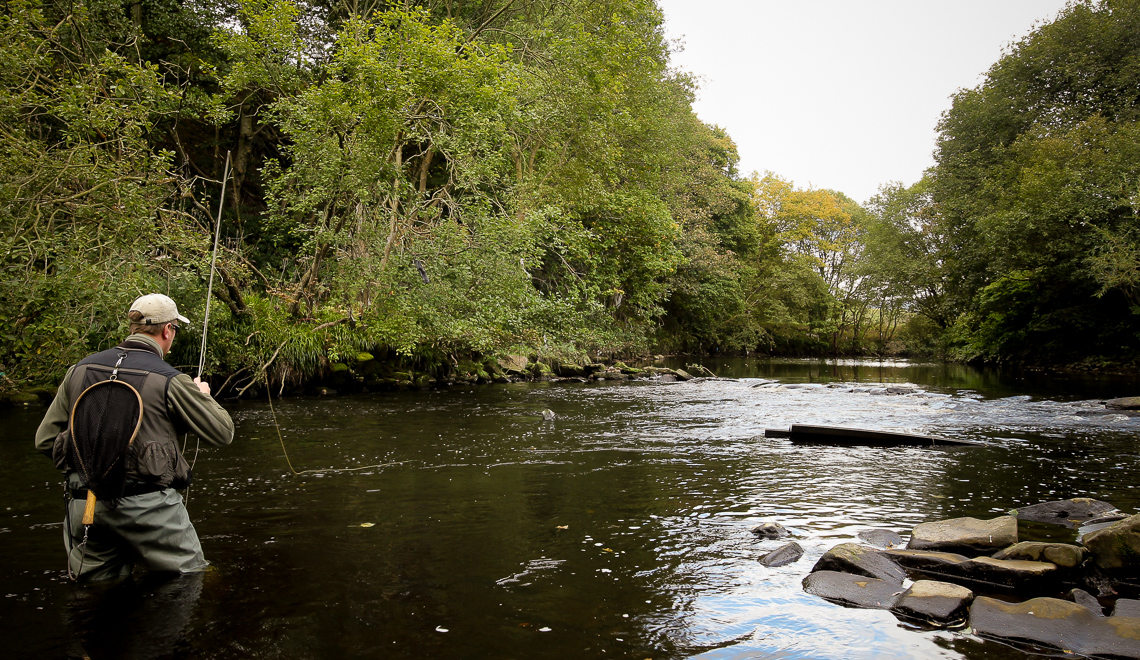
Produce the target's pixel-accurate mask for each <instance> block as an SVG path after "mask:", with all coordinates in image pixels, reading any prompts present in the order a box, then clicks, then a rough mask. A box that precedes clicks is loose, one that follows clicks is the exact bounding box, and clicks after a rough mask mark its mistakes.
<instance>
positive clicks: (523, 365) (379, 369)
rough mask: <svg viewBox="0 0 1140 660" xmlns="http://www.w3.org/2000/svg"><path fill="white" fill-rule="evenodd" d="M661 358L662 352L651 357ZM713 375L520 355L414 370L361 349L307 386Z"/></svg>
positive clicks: (696, 369) (365, 388) (338, 389)
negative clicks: (349, 360)
mask: <svg viewBox="0 0 1140 660" xmlns="http://www.w3.org/2000/svg"><path fill="white" fill-rule="evenodd" d="M657 357H658V359H663V356H657ZM712 375H713V374H712V373H711V372H709V371H708V370H707V369H705V368H704V367H702V366H700V365H689V366H688V367H686V369H670V368H668V367H662V366H654V365H649V366H640V367H638V366H630V365H628V364H626V363H625V362H621V361H614V362H609V363H603V362H586V361H582V362H574V361H570V360H533V359H530V358H527V357H526V356H523V355H508V356H504V357H500V358H497V359H486V360H483V361H474V360H457V361H455V362H454V363H453V364H452V365H450V367H447V368H443V369H436V370H433V371H424V372H417V371H414V370H411V369H401V368H398V367H396V366H394V365H392V364H391V363H389V362H386V361H383V360H377V359H375V358H373V357H372V356H371V355H369V354H368V353H361V354H360V355H359V356H358V359H357V360H355V361H353V362H344V363H338V364H335V365H333V367H332V369H331V371H330V373H329V374H328V375H326V376H325V377H323V378H322V379H320V380H319V381H317V382H316V383H315V384H313V385H311V386H309V387H308V388H307V390H308V391H309V392H310V393H316V394H334V393H355V392H369V391H385V390H395V389H409V388H431V387H441V386H447V385H457V384H466V385H484V384H489V383H511V382H518V381H564V380H576V381H582V382H585V381H590V380H633V379H655V380H660V381H683V380H691V379H692V378H694V377H697V376H712Z"/></svg>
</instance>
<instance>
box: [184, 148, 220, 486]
mask: <svg viewBox="0 0 1140 660" xmlns="http://www.w3.org/2000/svg"><path fill="white" fill-rule="evenodd" d="M229 178H230V152H229V151H226V165H225V167H224V168H223V169H222V192H221V194H220V195H218V218H217V220H216V221H215V222H214V251H213V253H212V254H211V255H210V281H209V284H207V285H206V313H205V314H204V315H203V316H202V347H201V349H200V350H199V351H198V380H202V373H203V371H205V368H206V333H207V332H209V329H210V298H212V297H213V293H214V270H215V264H216V263H217V261H218V243H219V242H220V240H221V237H222V208H223V207H225V205H226V181H227V180H229ZM188 437H189V435H187V438H188ZM201 447H202V439H201V438H195V439H194V459H193V460H192V461H190V470H191V472H193V470H194V466H195V465H197V464H198V450H199V449H201ZM182 452H183V453H185V452H186V439H183V441H182ZM184 503H185V504H189V503H190V486H189V485H187V486H186V496H185V498H184Z"/></svg>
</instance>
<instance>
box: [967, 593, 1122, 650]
mask: <svg viewBox="0 0 1140 660" xmlns="http://www.w3.org/2000/svg"><path fill="white" fill-rule="evenodd" d="M970 627H971V628H972V629H973V630H974V632H975V633H976V634H978V635H981V636H982V637H989V638H994V639H1000V640H1005V641H1011V642H1023V643H1029V644H1034V645H1038V646H1046V647H1050V648H1056V649H1060V650H1062V651H1068V652H1070V653H1076V654H1080V655H1089V656H1109V657H1124V658H1140V619H1135V618H1131V617H1109V618H1102V617H1098V616H1096V614H1094V613H1093V612H1091V611H1089V609H1088V608H1087V607H1084V606H1082V605H1078V604H1076V603H1070V602H1069V601H1067V600H1060V599H1058V598H1034V599H1032V600H1027V601H1025V602H1024V603H1005V602H1002V601H1000V600H997V599H994V598H987V597H985V596H981V597H978V598H977V599H975V600H974V606H973V607H971V608H970Z"/></svg>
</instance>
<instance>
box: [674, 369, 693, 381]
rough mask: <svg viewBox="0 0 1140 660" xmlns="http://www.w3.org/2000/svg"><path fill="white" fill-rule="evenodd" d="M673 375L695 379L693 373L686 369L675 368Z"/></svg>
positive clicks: (679, 377)
mask: <svg viewBox="0 0 1140 660" xmlns="http://www.w3.org/2000/svg"><path fill="white" fill-rule="evenodd" d="M673 375H674V376H676V377H677V380H692V379H693V376H692V374H690V373H689V372H687V371H685V370H684V369H674V370H673Z"/></svg>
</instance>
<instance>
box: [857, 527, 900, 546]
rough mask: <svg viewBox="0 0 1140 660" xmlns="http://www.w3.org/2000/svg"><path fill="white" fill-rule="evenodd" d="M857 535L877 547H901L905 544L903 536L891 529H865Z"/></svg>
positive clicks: (861, 539)
mask: <svg viewBox="0 0 1140 660" xmlns="http://www.w3.org/2000/svg"><path fill="white" fill-rule="evenodd" d="M855 537H856V538H858V539H859V540H860V541H862V542H864V543H869V544H871V545H873V546H875V547H876V548H901V547H902V546H903V540H902V537H901V536H899V535H898V534H896V533H894V532H892V531H891V530H889V529H864V530H861V531H860V532H859V533H858V534H856V535H855Z"/></svg>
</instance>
